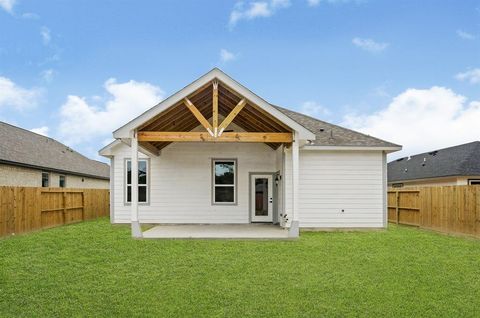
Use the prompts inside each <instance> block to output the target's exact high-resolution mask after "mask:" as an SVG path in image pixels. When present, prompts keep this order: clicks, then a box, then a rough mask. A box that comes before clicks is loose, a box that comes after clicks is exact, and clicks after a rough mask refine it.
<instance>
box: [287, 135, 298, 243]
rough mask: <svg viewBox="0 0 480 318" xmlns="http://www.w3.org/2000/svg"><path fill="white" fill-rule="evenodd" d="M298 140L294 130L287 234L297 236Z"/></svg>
mask: <svg viewBox="0 0 480 318" xmlns="http://www.w3.org/2000/svg"><path fill="white" fill-rule="evenodd" d="M298 143H299V140H298V135H297V133H296V132H295V133H294V134H293V142H292V200H293V202H292V203H293V206H292V212H293V213H292V214H293V215H292V221H291V223H290V230H289V236H290V237H298V236H299V234H300V229H299V220H300V218H299V212H298V184H299V181H298V180H299V179H298V174H299V171H298V170H299V168H298V167H299V145H298Z"/></svg>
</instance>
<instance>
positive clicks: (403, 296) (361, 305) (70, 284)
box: [0, 219, 480, 317]
mask: <svg viewBox="0 0 480 318" xmlns="http://www.w3.org/2000/svg"><path fill="white" fill-rule="evenodd" d="M479 308H480V241H479V240H474V239H465V238H458V237H449V236H444V235H440V234H436V233H432V232H427V231H422V230H417V229H413V228H406V227H396V226H390V229H389V230H388V231H375V232H329V233H321V232H316V233H314V232H307V233H302V235H301V238H300V239H299V240H298V241H234V240H233V241H232V240H133V239H131V238H130V232H129V228H128V227H125V226H112V225H110V224H109V223H108V221H107V220H106V219H102V220H99V221H90V222H85V223H81V224H76V225H70V226H65V227H60V228H55V229H51V230H46V231H42V232H38V233H33V234H28V235H22V236H17V237H11V238H6V239H1V240H0V316H1V317H18V316H31V317H39V316H41V317H52V316H56V317H58V316H61V317H63V316H100V317H108V316H116V317H127V316H128V317H132V316H134V317H135V316H137V317H138V316H143V317H147V316H149V317H153V316H155V317H319V316H328V317H357V316H363V317H375V316H377V317H378V316H382V317H390V316H397V317H399V316H402V317H406V316H423V317H454V316H457V317H460V316H462V317H473V316H478V315H479V314H480V311H479V310H480V309H479Z"/></svg>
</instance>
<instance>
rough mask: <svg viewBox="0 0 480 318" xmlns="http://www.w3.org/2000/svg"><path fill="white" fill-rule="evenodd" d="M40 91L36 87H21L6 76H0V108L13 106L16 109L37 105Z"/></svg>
mask: <svg viewBox="0 0 480 318" xmlns="http://www.w3.org/2000/svg"><path fill="white" fill-rule="evenodd" d="M41 95H42V91H41V90H40V89H38V88H31V89H27V88H23V87H21V86H18V85H17V84H15V83H14V82H13V81H11V80H10V79H8V78H6V77H1V76H0V109H1V108H2V107H13V108H15V109H17V110H23V109H27V108H33V107H35V106H37V104H38V100H39V99H40V97H41Z"/></svg>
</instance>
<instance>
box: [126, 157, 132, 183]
mask: <svg viewBox="0 0 480 318" xmlns="http://www.w3.org/2000/svg"><path fill="white" fill-rule="evenodd" d="M131 183H132V162H131V161H130V160H128V161H127V184H131Z"/></svg>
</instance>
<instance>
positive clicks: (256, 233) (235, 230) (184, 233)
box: [143, 223, 292, 239]
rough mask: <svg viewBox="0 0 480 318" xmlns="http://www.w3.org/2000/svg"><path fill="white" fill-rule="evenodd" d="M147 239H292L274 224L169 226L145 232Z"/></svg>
mask: <svg viewBox="0 0 480 318" xmlns="http://www.w3.org/2000/svg"><path fill="white" fill-rule="evenodd" d="M143 238H147V239H292V237H289V235H288V229H285V228H282V227H280V226H278V225H273V224H261V223H257V224H253V223H252V224H169V225H156V226H154V227H152V228H151V229H148V230H146V231H145V232H143Z"/></svg>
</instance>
